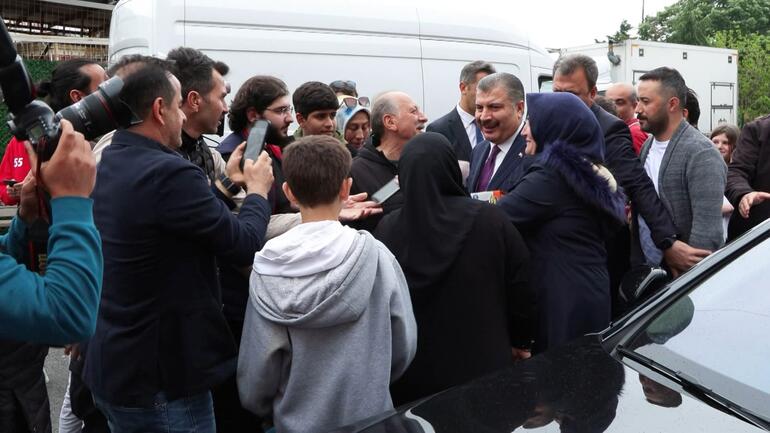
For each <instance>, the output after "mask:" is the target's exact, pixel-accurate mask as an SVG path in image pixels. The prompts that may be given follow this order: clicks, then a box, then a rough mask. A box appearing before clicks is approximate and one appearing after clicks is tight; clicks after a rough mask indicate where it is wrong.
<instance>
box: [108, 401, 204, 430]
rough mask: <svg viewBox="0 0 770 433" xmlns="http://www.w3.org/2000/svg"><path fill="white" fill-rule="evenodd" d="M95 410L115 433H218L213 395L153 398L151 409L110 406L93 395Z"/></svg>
mask: <svg viewBox="0 0 770 433" xmlns="http://www.w3.org/2000/svg"><path fill="white" fill-rule="evenodd" d="M94 401H95V403H96V407H98V408H99V410H101V411H102V413H103V414H104V416H106V417H107V422H108V424H109V425H110V430H111V431H112V433H216V426H215V424H214V405H213V403H212V400H211V393H210V392H208V391H207V392H205V393H202V394H197V395H193V396H189V397H182V398H178V399H176V400H173V401H168V399H167V398H166V395H165V394H164V393H162V392H161V393H158V394H157V395H155V396H154V402H153V405H152V406H151V407H125V406H119V405H114V404H110V403H108V402H106V401H104V400H103V399H101V398H99V397H98V396H96V395H94Z"/></svg>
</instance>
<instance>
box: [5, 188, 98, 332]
mask: <svg viewBox="0 0 770 433" xmlns="http://www.w3.org/2000/svg"><path fill="white" fill-rule="evenodd" d="M92 207H93V202H92V201H91V200H90V199H87V198H80V197H62V198H57V199H53V200H52V201H51V209H52V214H53V219H54V223H53V224H52V225H51V229H50V233H51V234H50V237H49V239H48V243H49V248H48V264H47V268H46V273H45V276H41V275H38V274H37V273H35V272H32V271H30V270H28V269H27V268H26V267H25V266H24V265H22V264H19V263H18V262H17V260H16V258H15V257H13V256H11V255H5V254H4V255H0V281H1V282H0V318H2V319H1V320H0V338H2V339H14V340H22V341H30V342H39V343H47V344H57V345H63V344H67V343H71V342H73V341H81V340H84V339H86V338H88V337H89V336H90V335H91V334H92V333H93V330H94V327H95V325H96V313H97V310H98V305H99V296H100V292H101V282H102V254H101V241H100V239H99V233H98V232H97V231H96V227H95V226H94V223H93V215H92ZM23 231H24V223H23V222H21V221H20V220H19V218H16V220H15V221H14V223H13V226H12V229H11V232H9V234H8V235H6V236H5V237H4V238H3V239H2V244H3V247H4V248H5V247H9V249H6V250H5V251H7V252H8V253H11V254H14V253H13V250H14V248H18V247H22V248H23V244H24V241H23V238H24V236H23ZM17 251H18V250H17Z"/></svg>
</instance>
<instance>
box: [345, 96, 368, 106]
mask: <svg viewBox="0 0 770 433" xmlns="http://www.w3.org/2000/svg"><path fill="white" fill-rule="evenodd" d="M343 104H344V105H345V106H346V107H348V108H353V107H355V106H356V104H358V105H360V106H362V107H368V106H369V97H368V96H361V97H359V98H354V97H352V96H346V97H344V98H342V102H341V103H340V107H342V105H343Z"/></svg>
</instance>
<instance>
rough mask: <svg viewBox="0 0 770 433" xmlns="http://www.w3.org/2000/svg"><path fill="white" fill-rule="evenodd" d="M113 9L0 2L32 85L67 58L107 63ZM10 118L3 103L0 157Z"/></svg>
mask: <svg viewBox="0 0 770 433" xmlns="http://www.w3.org/2000/svg"><path fill="white" fill-rule="evenodd" d="M112 8H113V6H111V5H105V4H100V3H95V2H86V1H79V0H0V15H2V17H3V22H4V23H5V26H6V27H7V28H8V30H9V31H10V32H11V38H12V39H13V41H14V43H15V45H16V51H17V52H18V53H19V55H21V57H22V59H24V63H25V64H26V66H27V69H28V70H29V72H30V75H31V77H32V81H33V82H39V81H41V80H47V79H50V76H51V72H52V71H53V69H54V68H55V67H56V64H57V63H58V62H60V61H63V60H67V59H72V58H85V59H89V60H94V61H96V62H99V63H102V64H106V63H107V47H108V39H107V37H108V36H109V29H110V18H111V14H112ZM7 118H8V111H7V109H6V107H5V104H0V120H2V122H0V155H2V154H4V153H5V146H6V144H7V143H8V140H10V138H11V132H10V130H9V129H8V126H7V125H6V120H7Z"/></svg>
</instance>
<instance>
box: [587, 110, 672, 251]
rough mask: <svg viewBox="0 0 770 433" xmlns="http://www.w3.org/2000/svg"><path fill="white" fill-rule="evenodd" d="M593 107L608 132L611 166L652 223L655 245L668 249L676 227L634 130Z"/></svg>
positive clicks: (606, 143) (628, 193) (608, 153)
mask: <svg viewBox="0 0 770 433" xmlns="http://www.w3.org/2000/svg"><path fill="white" fill-rule="evenodd" d="M591 111H592V112H593V113H594V115H595V116H596V120H598V121H599V126H600V127H601V128H602V132H603V133H604V143H605V153H604V161H605V162H606V163H607V168H609V170H610V172H612V175H613V176H614V177H615V180H617V181H618V184H620V186H621V187H623V190H624V191H625V193H626V195H627V196H628V198H629V199H630V200H631V203H632V206H634V208H635V209H636V211H637V212H639V214H640V215H642V217H643V218H644V220H645V221H646V222H647V224H648V225H649V226H650V231H651V232H652V239H653V241H654V242H655V245H657V246H658V248H661V249H665V248H664V247H666V246H667V245H666V243H667V242H670V241H671V240H672V239H673V238H674V236H675V235H676V227H674V223H673V221H672V219H671V214H669V212H668V210H667V209H666V207H665V206H664V205H663V202H661V201H660V198H658V193H657V192H655V186H654V185H653V183H652V180H651V179H650V177H649V176H647V172H646V171H644V166H643V165H642V163H641V161H639V157H638V156H636V154H635V153H634V148H633V146H632V144H631V131H630V130H629V129H628V126H627V125H626V124H625V123H624V122H623V121H622V120H620V119H618V118H617V117H615V116H613V115H612V114H610V113H608V112H606V111H604V109H603V108H601V107H599V105H598V104H593V105H591Z"/></svg>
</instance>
